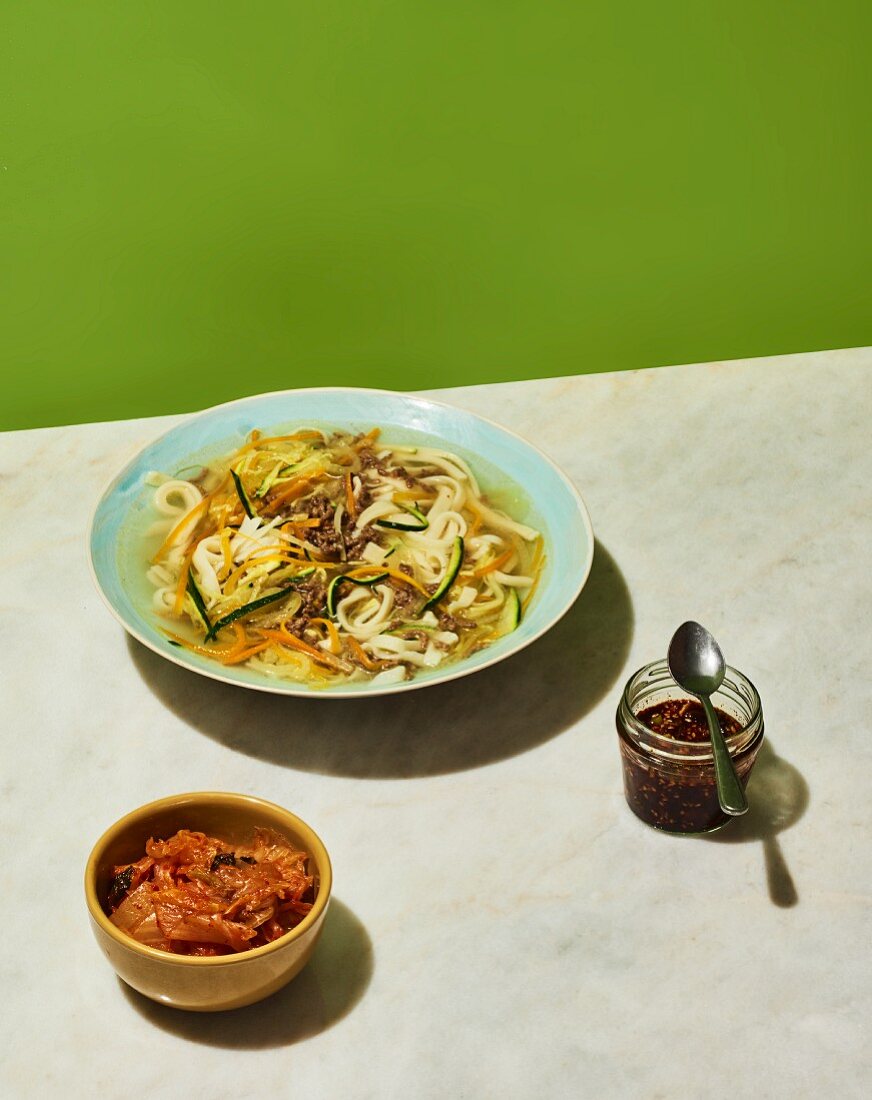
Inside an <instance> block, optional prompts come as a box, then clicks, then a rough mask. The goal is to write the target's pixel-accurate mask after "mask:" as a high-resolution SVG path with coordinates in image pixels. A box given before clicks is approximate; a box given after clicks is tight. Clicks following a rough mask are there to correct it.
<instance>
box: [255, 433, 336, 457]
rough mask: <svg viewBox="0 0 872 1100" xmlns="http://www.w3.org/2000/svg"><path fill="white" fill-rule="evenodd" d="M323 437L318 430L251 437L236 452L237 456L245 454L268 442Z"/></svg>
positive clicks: (286, 441)
mask: <svg viewBox="0 0 872 1100" xmlns="http://www.w3.org/2000/svg"><path fill="white" fill-rule="evenodd" d="M321 438H323V437H322V435H321V433H320V432H316V431H303V432H292V433H291V435H265V436H263V438H258V439H252V440H251V441H250V442H248V443H246V444H245V446H244V447H240V449H239V450H238V451H237V452H236V455H237V457H238V456H239V455H243V454H245V452H246V451H252V450H254V449H255V448H257V447H266V446H267V445H268V444H270V443H289V442H291V441H305V440H307V439H321Z"/></svg>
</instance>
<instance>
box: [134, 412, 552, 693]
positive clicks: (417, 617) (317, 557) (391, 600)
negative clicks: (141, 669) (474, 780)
mask: <svg viewBox="0 0 872 1100" xmlns="http://www.w3.org/2000/svg"><path fill="white" fill-rule="evenodd" d="M191 473H192V476H190V477H188V478H181V477H169V476H167V475H166V474H165V473H153V474H151V475H150V477H149V484H150V486H151V488H152V490H153V498H152V504H153V508H154V510H155V513H156V515H157V517H159V518H156V519H155V522H154V523H153V524H152V526H151V528H150V530H149V535H150V538H151V540H152V546H154V545H155V544H157V543H159V545H157V548H156V549H155V550H154V551H153V553H151V554H150V560H149V564H148V566H147V577H148V580H149V582H150V583H151V586H152V592H153V597H152V606H153V609H154V611H155V612H156V613H157V614H158V615H159V616H160V618H161V621H162V625H163V627H164V629H165V631H166V633H167V634H168V635H169V637H170V638H171V640H172V641H173V643H174V644H176V645H179V646H183V647H185V648H187V649H189V650H192V651H194V652H197V653H200V654H203V655H206V656H208V657H211V658H213V659H214V660H215V661H217V662H220V663H221V664H222V665H226V666H229V665H240V664H244V665H246V666H248V667H250V668H252V669H254V670H256V671H258V672H259V673H261V674H262V675H264V676H266V677H268V678H272V679H280V680H290V681H297V682H300V683H306V684H309V685H312V686H315V685H317V686H330V685H332V684H337V683H344V682H355V681H371V682H373V683H381V684H391V683H400V682H402V681H405V680H408V679H410V678H412V677H413V676H414V675H415V674H416V672H419V671H421V670H423V669H435V668H438V667H440V666H441V665H443V664H447V663H449V662H454V661H456V660H458V659H460V658H462V657H465V656H467V655H469V654H470V653H473V652H476V651H477V650H479V649H482V648H484V647H486V646H487V645H489V644H490V643H492V642H494V641H496V640H497V639H498V638H501V637H503V636H505V635H506V634H508V633H511V632H512V631H513V630H515V629H516V627H517V626H518V625H519V623H520V622H521V618H522V615H523V614H524V611H525V609H526V607H527V604H528V603H529V601H530V599H531V598H532V597H533V594H534V591H535V588H536V583H537V580H538V577H539V574H540V571H541V569H542V566H543V561H544V556H543V540H542V537H541V535H540V534H539V532H538V531H536V530H534V529H533V528H532V527H529V526H527V525H525V524H523V523H519V522H517V521H516V520H515V519H513V518H512V517H511V516H510V515H508V514H507V513H506V512H504V511H502V510H500V509H499V508H497V507H495V506H494V503H493V502H492V501H491V500H490V499H489V498H488V497H487V496H486V495H485V494H484V493H482V491H481V489H480V487H479V484H478V482H477V480H476V476H475V474H474V472H473V470H472V469H471V468H470V466H469V465H468V464H467V462H466V461H465V460H464V459H463V458H461V457H460V456H458V455H456V454H453V453H451V452H449V451H445V450H442V449H439V448H436V447H429V446H414V445H403V444H392V443H390V442H385V441H383V440H382V439H381V438H380V432H379V430H378V429H377V428H373V429H372V430H371V431H369V432H367V433H365V434H359V435H351V434H349V433H346V432H339V431H336V432H327V431H324V430H322V429H320V428H315V427H306V428H300V429H297V430H296V431H293V432H291V433H289V434H285V435H274V436H263V435H261V434H260V433H258V432H253V433H252V434H251V436H250V437H249V439H248V441H247V442H246V443H245V444H244V445H243V446H242V447H241V448H239V449H238V450H237V451H236V452H235V453H233V454H231V455H228V456H226V457H225V458H223V459H221V460H218V461H214V462H210V463H209V465H208V466H206V467H202V468H198V469H196V470H194V471H192V472H191Z"/></svg>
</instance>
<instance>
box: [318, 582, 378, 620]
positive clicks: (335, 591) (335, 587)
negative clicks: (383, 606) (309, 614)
mask: <svg viewBox="0 0 872 1100" xmlns="http://www.w3.org/2000/svg"><path fill="white" fill-rule="evenodd" d="M387 576H388V574H387V573H374V574H373V575H372V576H371V577H349V576H347V574H345V573H337V574H336V576H335V577H334V578H333V580H332V581H331V582H330V584H329V585H328V586H327V614H328V615H329V616H330V618H331V619H335V618H336V604H337V602H338V601H339V586H340V585H341V584H342V582H343V581H348V583H349V584H359V585H361V586H362V587H363V588H372V586H373V585H374V584H378V583H379V581H383V580H384V579H385V577H387Z"/></svg>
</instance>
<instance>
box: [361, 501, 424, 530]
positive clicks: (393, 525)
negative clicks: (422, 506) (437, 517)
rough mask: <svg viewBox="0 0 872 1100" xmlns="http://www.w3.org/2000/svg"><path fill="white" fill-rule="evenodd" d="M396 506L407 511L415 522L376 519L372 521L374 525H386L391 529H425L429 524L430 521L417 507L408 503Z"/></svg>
mask: <svg viewBox="0 0 872 1100" xmlns="http://www.w3.org/2000/svg"><path fill="white" fill-rule="evenodd" d="M397 508H402V510H403V511H404V512H408V513H409V515H411V516H412V517H414V519H415V520H417V522H416V523H409V522H408V521H403V522H402V523H398V522H397V521H396V520H390V519H377V520H375V521H374V523H375V526H376V527H388V528H390V530H392V531H426V530H427V528H428V527H429V526H430V521H429V520H428V519H427V517H426V516H425V515H424V513H423V512H419V511H418V509H417V508H413V507H412V506H411V505H410V504H398V505H397Z"/></svg>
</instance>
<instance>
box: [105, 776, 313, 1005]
mask: <svg viewBox="0 0 872 1100" xmlns="http://www.w3.org/2000/svg"><path fill="white" fill-rule="evenodd" d="M258 825H260V826H263V827H265V828H270V829H275V830H276V832H279V833H281V834H282V835H283V836H285V837H286V838H287V839H288V840H289V841H291V842H292V843H293V844H296V845H297V846H299V847H300V848H302V849H303V850H304V851H306V852H308V853H309V855H310V856H311V858H312V862H313V864H314V873H315V874H316V875H317V879H318V884H319V885H318V893H317V895H316V898H315V903H314V905H313V906H312V909H311V911H310V912H309V913H307V915H306V916H305V917H304V918H303V920H302V921H301V922H300V923H299V924H298V925H297V927H296V928H293V929H292V930H291V931H290V932H288V933H287V934H286V935H284V936H282V937H281V938H280V939H277V940H275V941H274V942H273V943H270V944H267V945H266V946H265V947H255V948H253V949H252V950H251V951H243V952H240V953H239V954H236V955H219V956H215V957H214V958H194V957H190V956H184V955H171V954H169V953H168V952H166V951H158V950H157V949H156V948H154V947H146V946H144V945H143V944H140V943H137V942H136V941H135V940H133V939H130V937H128V936H125V935H124V933H123V932H120V931H119V930H118V929H117V928H116V927H115V926H114V925H113V924H112V923H111V921H110V920H109V918H108V917H107V916H106V914H105V913H104V911H103V906H102V904H101V901H102V899H105V897H106V896H107V894H108V891H109V883H110V881H111V879H112V868H113V867H114V866H116V865H118V864H119V863H129V862H133V861H134V860H137V859H139V858H140V857H141V856H142V855H143V854H144V852H145V842H146V841H147V840H148V839H149V838H150V837H160V838H165V837H169V836H172V835H173V833H175V832H177V830H179V829H193V830H198V831H200V832H204V833H207V834H211V835H213V836H217V837H220V838H221V839H222V840H226V841H228V842H229V843H231V844H233V843H237V844H244V843H246V842H248V841H250V840H251V835H252V831H253V829H254V828H255V827H256V826H258ZM331 886H332V872H331V869H330V858H329V856H328V855H327V849H326V848H325V847H324V845H323V844H322V843H321V840H320V838H319V837H318V836H317V834H316V833H315V832H313V830H312V829H311V828H310V827H309V826H308V825H307V824H306V823H305V822H304V821H301V820H300V819H299V818H298V817H295V816H294V814H292V813H288V811H287V810H283V809H282V808H281V807H280V806H276V805H275V804H274V803H272V802H265V801H264V800H263V799H261V798H253V797H251V796H250V795H244V794H223V793H221V792H217V791H205V792H201V793H194V794H178V795H173V796H171V797H170V798H162V799H160V801H158V802H149V803H148V805H146V806H141V807H140V808H139V809H138V810H134V811H133V813H130V814H128V815H127V816H126V817H122V818H121V820H120V821H117V822H116V823H115V824H114V825H113V826H112V827H111V828H109V829H107V830H106V832H105V833H104V834H103V835H102V836H101V837H100V839H99V840H98V841H97V843H96V845H95V846H94V850H93V851H92V852H91V856H90V858H89V860H88V866H87V868H86V870H85V897H86V899H87V902H88V913H89V914H90V917H91V928H92V930H93V932H94V936H95V937H96V940H97V943H98V944H99V945H100V947H101V949H102V950H103V952H104V954H105V955H106V957H107V958H108V959H109V962H110V963H111V964H112V966H113V967H114V968H115V971H116V973H117V974H118V976H119V977H120V978H121V979H123V981H125V982H127V984H128V985H130V986H132V987H133V988H134V989H136V990H138V991H139V992H140V993H143V994H144V995H145V996H146V997H150V998H151V999H152V1000H153V1001H158V1002H160V1003H161V1004H165V1005H171V1006H172V1007H173V1008H185V1009H189V1010H190V1011H193V1012H220V1011H221V1010H222V1009H227V1008H241V1007H242V1006H243V1005H249V1004H253V1003H254V1002H255V1001H259V1000H261V999H262V998H264V997H268V996H269V995H270V994H271V993H275V991H276V990H277V989H281V987H282V986H283V985H285V984H286V983H287V982H289V981H290V980H291V978H293V977H295V976H296V975H297V974H299V972H300V971H301V970H302V969H303V967H304V966H305V965H306V963H307V962H308V961H309V956H310V955H311V954H312V952H313V950H314V949H315V944H316V943H317V941H318V937H319V936H320V934H321V928H322V926H323V924H324V917H325V915H326V913H327V903H328V901H329V899H330V889H331Z"/></svg>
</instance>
